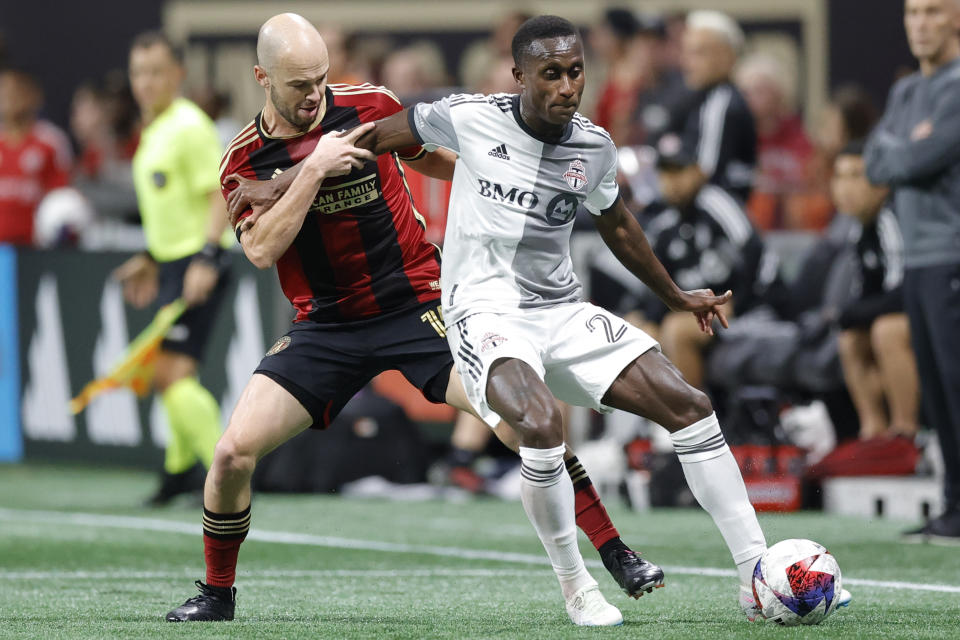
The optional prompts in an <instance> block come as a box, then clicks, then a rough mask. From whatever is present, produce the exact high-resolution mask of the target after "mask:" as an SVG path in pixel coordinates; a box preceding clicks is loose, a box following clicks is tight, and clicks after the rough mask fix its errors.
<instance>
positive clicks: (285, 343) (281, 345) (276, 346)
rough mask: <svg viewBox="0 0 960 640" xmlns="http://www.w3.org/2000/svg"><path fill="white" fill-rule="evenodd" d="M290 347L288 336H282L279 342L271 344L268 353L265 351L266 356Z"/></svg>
mask: <svg viewBox="0 0 960 640" xmlns="http://www.w3.org/2000/svg"><path fill="white" fill-rule="evenodd" d="M289 346H290V336H283V337H282V338H280V339H279V340H277V341H276V342H274V343H273V346H272V347H270V351H267V355H268V356H272V355H274V354H277V353H280V352H281V351H283V350H284V349H286V348H287V347H289Z"/></svg>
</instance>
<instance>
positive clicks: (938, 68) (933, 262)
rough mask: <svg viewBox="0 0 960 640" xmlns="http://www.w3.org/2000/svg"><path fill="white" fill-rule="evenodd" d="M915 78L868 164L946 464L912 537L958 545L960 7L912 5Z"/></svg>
mask: <svg viewBox="0 0 960 640" xmlns="http://www.w3.org/2000/svg"><path fill="white" fill-rule="evenodd" d="M904 25H905V27H906V32H907V42H908V43H909V45H910V51H911V53H912V54H913V55H914V57H916V58H917V61H918V62H919V63H920V70H919V71H918V72H917V73H914V74H912V75H909V76H907V77H906V78H903V79H901V80H899V81H898V82H897V83H896V84H895V85H894V86H893V89H891V91H890V97H889V98H888V99H887V110H886V112H885V113H884V114H883V119H882V120H881V121H880V124H879V125H877V128H876V130H875V131H874V132H873V133H872V134H871V136H870V139H869V142H868V144H867V148H866V152H865V154H864V157H865V159H866V164H867V176H868V177H869V178H870V181H871V182H873V183H875V184H886V185H889V186H890V188H891V189H892V190H893V195H894V210H895V211H896V213H897V216H898V218H899V219H900V228H901V229H902V231H903V239H904V265H905V272H904V278H903V291H904V298H905V302H906V308H907V314H908V315H909V317H910V335H911V338H912V342H913V349H914V352H915V354H916V358H917V366H918V369H919V371H920V384H921V388H922V390H923V407H924V413H925V416H926V419H927V420H929V421H930V422H931V423H932V426H933V427H935V428H936V430H937V436H938V438H939V440H940V450H941V452H942V454H943V462H944V471H945V477H944V512H943V513H942V514H940V515H939V516H938V517H936V518H934V519H933V520H931V521H929V522H928V523H927V524H926V525H924V526H923V527H921V528H920V529H917V530H916V531H912V532H909V533H910V534H916V535H919V536H922V537H924V538H933V539H936V538H946V539H949V540H950V541H951V542H956V541H958V540H960V118H958V115H957V114H958V113H960V37H958V33H957V32H958V29H960V3H957V2H956V1H955V0H906V2H905V8H904Z"/></svg>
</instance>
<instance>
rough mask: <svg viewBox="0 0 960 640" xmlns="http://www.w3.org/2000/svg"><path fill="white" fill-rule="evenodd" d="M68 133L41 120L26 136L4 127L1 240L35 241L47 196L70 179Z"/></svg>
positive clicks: (0, 163)
mask: <svg viewBox="0 0 960 640" xmlns="http://www.w3.org/2000/svg"><path fill="white" fill-rule="evenodd" d="M70 165H71V151H70V142H69V141H68V140H67V137H66V135H64V134H63V132H61V131H60V130H59V129H58V128H56V127H55V126H54V125H52V124H50V123H48V122H42V121H40V122H37V123H35V124H34V125H33V126H32V127H31V128H30V130H29V132H28V133H27V135H26V136H23V137H17V138H14V137H12V136H10V135H9V134H6V133H4V132H2V131H0V242H9V243H13V244H21V245H29V244H33V215H34V211H36V208H37V205H38V204H40V201H41V200H42V199H43V196H45V195H46V194H47V192H49V191H50V190H52V189H56V188H57V187H63V186H66V185H68V184H69V183H70Z"/></svg>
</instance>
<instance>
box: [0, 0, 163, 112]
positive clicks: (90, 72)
mask: <svg viewBox="0 0 960 640" xmlns="http://www.w3.org/2000/svg"><path fill="white" fill-rule="evenodd" d="M162 6H163V2H162V0H127V1H123V0H79V1H77V0H61V1H60V2H57V1H55V0H0V37H2V39H3V40H4V41H5V43H6V50H7V59H8V62H10V63H11V64H14V65H16V66H19V67H24V68H26V69H27V70H28V71H31V72H32V73H34V74H36V75H37V76H38V77H39V78H40V82H41V84H42V85H43V89H44V92H45V93H46V97H47V100H46V108H45V110H44V111H45V114H46V116H47V117H48V118H50V119H52V120H53V121H54V122H56V123H57V124H59V125H61V126H64V125H66V122H67V114H68V108H69V105H70V96H71V95H72V94H73V90H74V88H76V86H77V85H79V84H80V83H82V82H83V81H85V80H92V79H96V78H100V77H101V76H103V74H104V73H106V72H107V71H108V70H110V69H114V68H117V67H124V66H125V65H126V58H127V47H128V46H129V44H130V41H131V40H132V39H133V37H134V36H135V35H136V34H138V33H140V32H141V31H145V30H147V29H157V28H159V27H160V9H161V7H162Z"/></svg>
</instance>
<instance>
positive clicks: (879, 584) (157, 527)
mask: <svg viewBox="0 0 960 640" xmlns="http://www.w3.org/2000/svg"><path fill="white" fill-rule="evenodd" d="M0 520H11V521H21V522H24V521H29V522H45V523H55V524H72V525H84V526H90V527H107V528H116V529H134V530H138V531H162V532H168V533H183V534H188V535H195V536H199V535H201V534H202V529H201V527H200V525H199V524H190V523H188V522H178V521H175V520H161V519H159V518H143V517H140V516H111V515H104V514H98V513H78V512H70V511H41V510H32V509H4V508H0ZM247 540H257V541H260V542H273V543H277V544H299V545H305V546H313V547H329V548H334V549H357V550H363V551H384V552H390V553H414V554H420V555H426V556H440V557H448V558H458V559H468V560H489V561H494V562H509V563H512V564H529V565H540V566H542V565H545V564H547V562H548V561H547V558H546V557H545V556H541V555H534V554H530V553H513V552H508V551H493V550H486V549H463V548H459V547H431V546H426V545H415V544H405V543H398V542H382V541H379V540H356V539H353V538H338V537H334V536H317V535H312V534H307V533H294V532H290V531H265V530H261V529H251V530H250V533H249V534H248V535H247ZM586 563H587V566H589V567H593V568H599V567H601V566H602V564H601V563H600V562H599V561H597V560H587V561H586ZM664 570H665V571H667V572H668V573H673V574H678V575H696V576H708V577H723V578H726V577H730V576H734V575H736V572H735V571H734V570H732V569H715V568H711V567H664ZM280 573H281V574H282V573H283V572H280ZM0 575H3V574H2V573H0ZM501 575H502V572H501ZM843 581H844V583H845V584H848V585H858V586H864V587H875V588H879V589H907V590H913V591H935V592H939V593H960V586H956V585H947V584H927V583H922V582H900V581H897V582H887V581H883V580H867V579H860V578H844V580H843Z"/></svg>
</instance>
